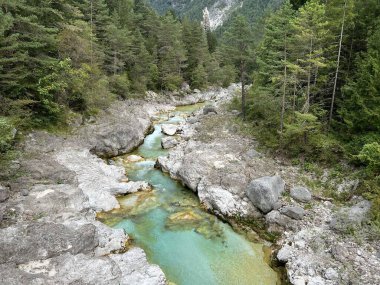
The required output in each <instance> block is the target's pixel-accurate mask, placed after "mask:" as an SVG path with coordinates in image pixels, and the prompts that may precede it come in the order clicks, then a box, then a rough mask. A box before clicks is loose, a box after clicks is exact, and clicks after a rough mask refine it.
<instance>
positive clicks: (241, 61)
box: [222, 16, 253, 119]
mask: <svg viewBox="0 0 380 285" xmlns="http://www.w3.org/2000/svg"><path fill="white" fill-rule="evenodd" d="M252 44H253V43H252V30H251V28H250V26H249V24H248V22H247V19H246V18H245V17H243V16H237V17H236V18H235V19H234V20H233V22H232V23H231V26H230V28H229V29H228V30H227V31H226V33H225V35H224V38H223V48H222V49H223V54H224V56H225V59H227V60H228V61H229V63H232V64H234V65H235V66H236V68H237V70H238V73H239V77H240V81H241V84H242V90H241V99H242V106H241V108H242V114H243V119H245V117H246V91H245V85H246V82H247V77H248V67H249V66H248V65H249V63H250V62H252V61H253V54H252ZM228 61H227V62H228Z"/></svg>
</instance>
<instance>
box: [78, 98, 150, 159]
mask: <svg viewBox="0 0 380 285" xmlns="http://www.w3.org/2000/svg"><path fill="white" fill-rule="evenodd" d="M156 111H157V106H156V105H155V104H148V103H143V102H139V101H124V102H118V103H117V104H114V105H113V106H112V107H111V108H110V109H109V110H108V112H106V113H105V114H104V115H103V116H101V117H99V119H98V120H97V122H96V123H94V124H92V125H88V126H86V127H85V128H83V129H82V130H81V137H82V139H83V141H84V143H85V144H86V145H90V150H91V152H92V153H94V154H96V155H98V156H100V157H114V156H117V155H122V154H125V153H128V152H130V151H132V150H133V149H134V148H136V147H137V146H138V145H139V144H140V143H141V142H142V141H143V140H144V137H145V134H146V133H147V132H148V131H149V129H150V127H151V124H152V123H151V120H150V117H151V116H152V115H153V114H154V113H155V112H156Z"/></svg>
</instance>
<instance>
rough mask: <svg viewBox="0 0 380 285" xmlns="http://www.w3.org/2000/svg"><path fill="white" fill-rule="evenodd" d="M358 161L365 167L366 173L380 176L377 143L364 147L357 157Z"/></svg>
mask: <svg viewBox="0 0 380 285" xmlns="http://www.w3.org/2000/svg"><path fill="white" fill-rule="evenodd" d="M357 157H358V159H359V160H360V161H361V162H362V163H364V164H365V165H367V167H368V171H370V173H373V174H377V175H380V144H379V143H377V142H374V143H371V144H366V145H364V147H363V149H362V150H361V151H360V153H359V154H358V155H357Z"/></svg>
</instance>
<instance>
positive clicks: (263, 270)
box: [99, 105, 278, 285]
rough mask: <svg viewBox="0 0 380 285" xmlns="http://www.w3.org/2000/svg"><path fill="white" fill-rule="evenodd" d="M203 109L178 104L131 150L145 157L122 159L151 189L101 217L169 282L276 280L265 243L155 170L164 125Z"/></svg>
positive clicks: (257, 283) (260, 283)
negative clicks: (222, 218) (211, 211)
mask: <svg viewBox="0 0 380 285" xmlns="http://www.w3.org/2000/svg"><path fill="white" fill-rule="evenodd" d="M199 107H200V106H199V105H193V106H187V107H178V108H177V109H176V111H175V114H174V115H175V116H174V117H172V118H170V119H169V118H168V116H167V115H163V117H162V120H161V121H158V122H157V123H156V124H155V130H154V132H153V133H152V134H150V135H148V136H147V137H146V139H145V141H144V143H143V144H142V145H141V146H140V147H139V148H138V150H137V151H135V152H134V153H133V154H137V155H139V156H142V157H143V158H144V160H143V161H139V162H128V161H127V159H126V157H124V158H123V157H122V159H123V164H124V166H125V168H126V171H127V176H128V178H129V179H130V180H132V181H137V180H139V181H141V180H143V181H147V182H149V183H150V184H151V185H152V186H153V190H152V191H150V192H139V193H135V194H130V195H127V196H125V197H120V198H119V202H120V205H121V208H120V209H116V210H113V211H111V212H108V213H101V214H100V215H99V220H101V221H102V222H104V223H106V224H108V225H110V226H112V227H114V228H122V229H125V231H126V232H127V233H128V234H129V236H130V237H131V238H132V239H133V245H136V246H139V247H141V248H143V249H144V250H145V252H146V253H147V256H148V259H149V261H150V262H151V263H155V264H158V265H159V266H160V267H161V268H162V270H163V271H164V273H165V275H166V277H167V279H168V280H169V282H170V283H174V284H177V285H213V284H221V285H269V284H270V285H274V284H278V275H277V274H276V272H275V271H274V270H273V269H272V268H271V267H270V266H269V265H268V264H267V263H266V262H265V261H264V251H263V245H262V244H255V243H251V242H249V241H248V240H246V239H245V238H244V237H243V236H241V235H239V234H237V233H235V232H234V231H233V229H232V228H231V227H230V226H229V225H228V224H226V223H224V222H222V221H220V220H219V219H217V218H216V217H215V216H213V215H211V214H209V213H207V212H206V211H205V210H203V209H202V208H201V205H200V203H199V201H198V198H197V196H196V195H195V194H194V193H192V192H191V191H190V190H188V189H186V188H184V187H183V186H182V185H181V184H180V183H179V182H177V181H175V180H173V179H171V178H170V177H169V176H168V175H167V174H164V173H163V172H161V171H160V170H157V169H155V168H154V163H155V160H156V158H157V157H158V156H160V155H166V154H167V151H166V150H163V149H162V148H161V144H160V142H161V138H162V137H163V136H164V135H163V134H162V133H161V124H162V123H170V124H177V123H179V122H181V121H182V120H184V116H186V115H187V114H189V113H191V112H192V111H194V110H196V109H198V108H199ZM165 116H166V118H165ZM119 159H120V158H119Z"/></svg>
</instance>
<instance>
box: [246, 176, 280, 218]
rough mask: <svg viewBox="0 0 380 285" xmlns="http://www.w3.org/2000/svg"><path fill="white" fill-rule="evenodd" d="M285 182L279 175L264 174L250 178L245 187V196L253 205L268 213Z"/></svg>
mask: <svg viewBox="0 0 380 285" xmlns="http://www.w3.org/2000/svg"><path fill="white" fill-rule="evenodd" d="M284 187H285V182H284V180H282V178H281V177H280V176H277V175H276V176H272V177H270V176H265V177H261V178H258V179H255V180H252V181H251V183H250V184H249V185H248V187H247V190H246V192H247V196H248V198H249V199H250V200H251V202H252V203H253V205H254V206H255V207H257V208H258V209H260V210H261V211H262V212H263V213H268V212H270V211H271V210H272V209H273V206H274V205H275V203H276V202H277V201H278V198H279V196H280V195H281V193H282V192H283V191H284Z"/></svg>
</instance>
